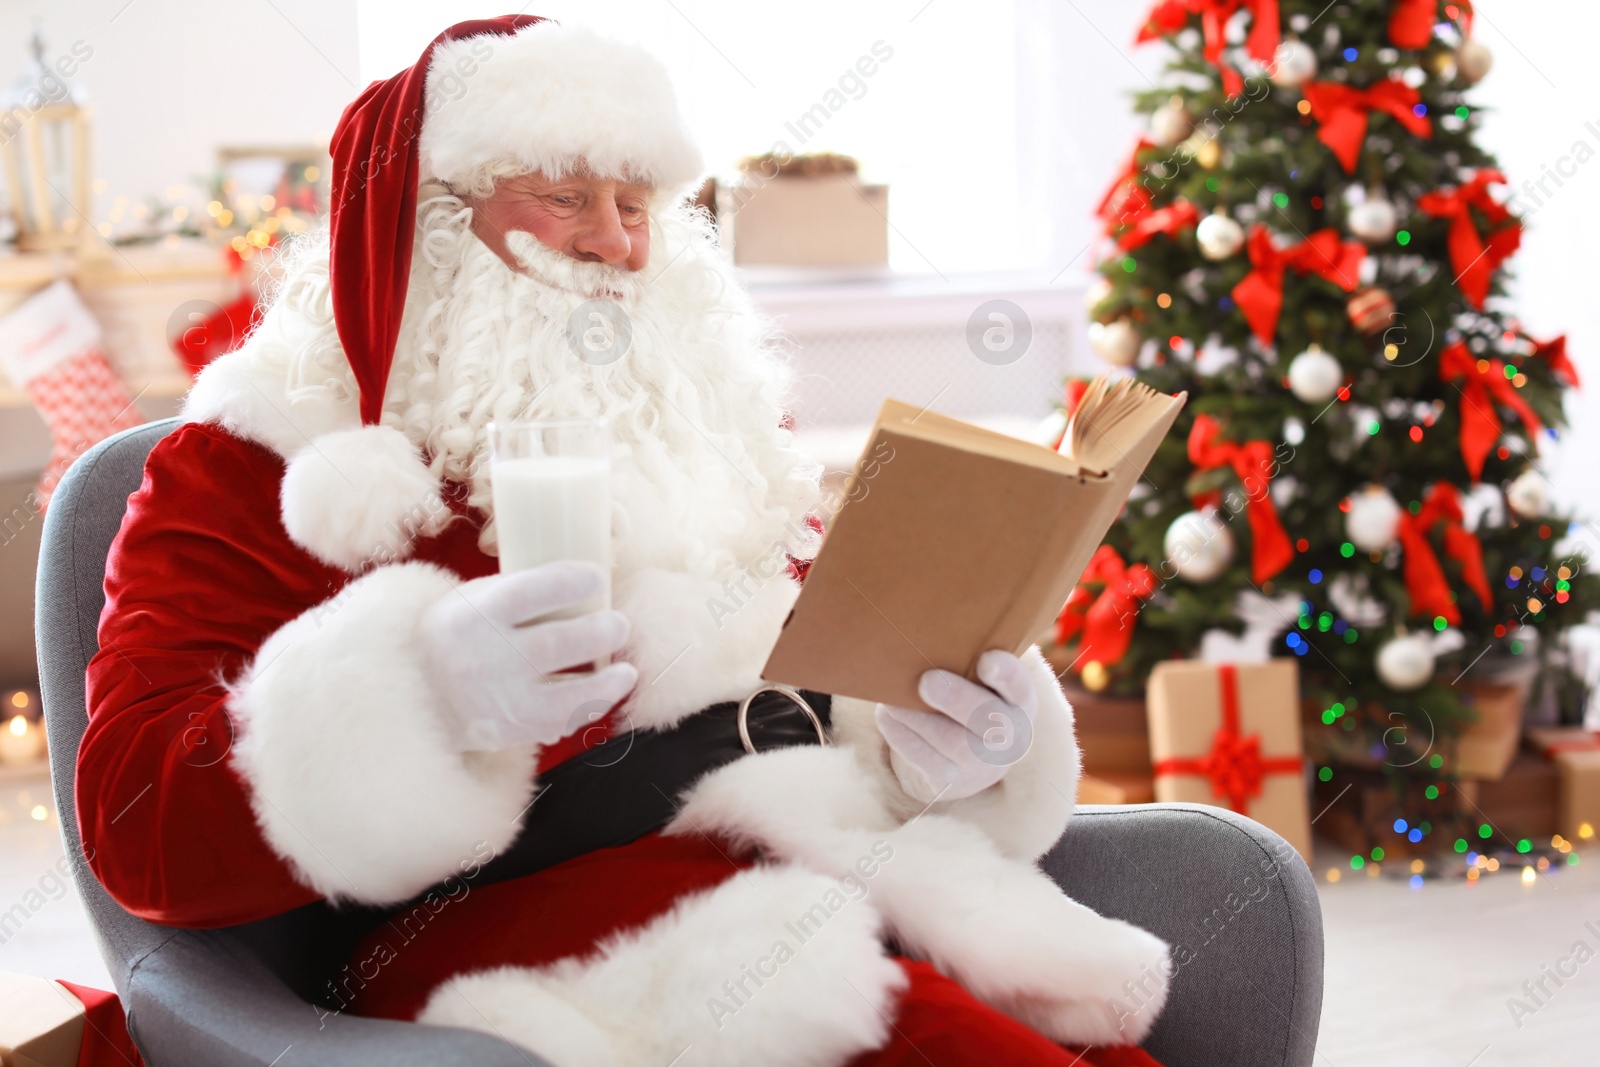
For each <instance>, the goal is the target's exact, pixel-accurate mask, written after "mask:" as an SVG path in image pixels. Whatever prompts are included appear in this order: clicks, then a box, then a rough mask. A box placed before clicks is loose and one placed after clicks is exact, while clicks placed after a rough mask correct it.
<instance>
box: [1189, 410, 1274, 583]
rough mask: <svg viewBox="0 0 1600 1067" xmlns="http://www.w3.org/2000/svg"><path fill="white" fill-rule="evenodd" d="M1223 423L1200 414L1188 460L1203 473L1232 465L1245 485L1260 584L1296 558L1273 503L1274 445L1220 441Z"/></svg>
mask: <svg viewBox="0 0 1600 1067" xmlns="http://www.w3.org/2000/svg"><path fill="white" fill-rule="evenodd" d="M1221 433H1222V424H1221V423H1219V422H1218V421H1217V420H1216V419H1214V418H1212V417H1211V416H1210V415H1200V416H1197V417H1196V418H1195V420H1194V428H1193V429H1191V430H1190V431H1189V462H1190V463H1193V464H1194V465H1195V466H1196V467H1197V468H1199V469H1200V470H1215V469H1216V468H1218V467H1231V468H1233V473H1234V474H1235V475H1237V476H1238V478H1239V481H1240V483H1241V484H1242V485H1243V486H1244V492H1245V497H1246V499H1247V500H1248V503H1247V504H1246V505H1245V517H1246V518H1247V519H1248V520H1249V522H1250V574H1251V578H1252V579H1253V580H1254V581H1255V583H1256V584H1257V585H1260V584H1261V583H1262V582H1265V581H1268V580H1269V579H1271V578H1273V577H1275V576H1276V575H1277V574H1278V573H1280V572H1281V571H1282V570H1283V569H1284V568H1285V567H1287V566H1288V565H1289V562H1290V561H1291V560H1292V559H1294V545H1293V544H1291V543H1290V541H1289V534H1288V533H1287V532H1286V531H1285V530H1284V528H1283V520H1282V519H1280V518H1279V517H1278V508H1277V505H1275V504H1274V503H1273V502H1272V492H1271V490H1272V473H1273V470H1272V469H1273V466H1274V465H1275V460H1274V454H1273V449H1272V445H1271V443H1270V442H1267V441H1246V442H1244V443H1243V444H1236V443H1234V442H1232V441H1221V440H1218V437H1219V435H1220V434H1221ZM1220 496H1221V493H1220V492H1218V493H1212V494H1208V495H1207V496H1204V497H1201V498H1199V499H1197V500H1196V501H1195V506H1196V507H1203V506H1204V505H1205V504H1206V503H1214V502H1215V500H1216V499H1217V498H1219V497H1220Z"/></svg>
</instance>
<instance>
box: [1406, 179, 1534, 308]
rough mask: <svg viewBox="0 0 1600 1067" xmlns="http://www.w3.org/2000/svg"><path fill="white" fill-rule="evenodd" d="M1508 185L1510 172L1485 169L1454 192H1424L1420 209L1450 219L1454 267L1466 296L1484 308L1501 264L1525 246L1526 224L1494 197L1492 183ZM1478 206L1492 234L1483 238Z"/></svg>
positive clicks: (1457, 281) (1473, 304)
mask: <svg viewBox="0 0 1600 1067" xmlns="http://www.w3.org/2000/svg"><path fill="white" fill-rule="evenodd" d="M1504 184H1506V176H1505V175H1504V174H1501V173H1500V172H1499V171H1497V170H1494V169H1493V168H1487V167H1486V168H1484V169H1483V170H1480V171H1478V172H1477V174H1475V175H1473V177H1472V180H1471V181H1469V182H1467V183H1466V184H1464V185H1461V186H1458V187H1457V188H1455V189H1453V190H1444V189H1441V190H1439V191H1437V192H1432V193H1423V194H1422V196H1421V197H1420V198H1419V199H1418V200H1417V207H1419V208H1421V209H1422V210H1423V211H1425V212H1427V213H1428V214H1429V215H1432V216H1433V217H1434V218H1439V219H1449V220H1450V240H1449V243H1450V266H1451V268H1452V269H1453V270H1454V271H1455V272H1456V284H1457V285H1458V286H1459V287H1460V289H1461V295H1463V296H1465V297H1466V298H1467V299H1468V300H1469V301H1471V302H1472V306H1473V307H1475V308H1477V309H1479V310H1480V311H1481V310H1483V302H1484V301H1485V300H1487V299H1488V298H1489V282H1490V281H1491V279H1492V278H1493V277H1494V272H1495V271H1496V270H1498V269H1499V267H1500V264H1502V263H1504V262H1505V261H1506V260H1508V259H1510V258H1511V256H1512V254H1513V253H1514V252H1516V250H1517V249H1518V248H1520V247H1522V223H1521V222H1520V221H1519V220H1518V219H1517V218H1516V216H1514V215H1512V214H1511V212H1510V211H1509V210H1508V209H1507V208H1506V206H1505V205H1504V204H1500V203H1497V202H1496V201H1495V199H1494V198H1493V197H1491V196H1490V195H1489V186H1490V185H1504ZM1473 208H1477V209H1478V210H1479V211H1480V212H1482V213H1483V216H1484V217H1485V218H1486V219H1488V220H1489V226H1490V227H1491V229H1490V233H1489V238H1488V240H1487V241H1485V240H1484V238H1483V235H1482V234H1480V233H1479V232H1478V224H1477V223H1476V222H1474V221H1473V219H1472V210H1471V209H1473Z"/></svg>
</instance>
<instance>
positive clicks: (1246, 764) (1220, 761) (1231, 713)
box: [1153, 663, 1304, 815]
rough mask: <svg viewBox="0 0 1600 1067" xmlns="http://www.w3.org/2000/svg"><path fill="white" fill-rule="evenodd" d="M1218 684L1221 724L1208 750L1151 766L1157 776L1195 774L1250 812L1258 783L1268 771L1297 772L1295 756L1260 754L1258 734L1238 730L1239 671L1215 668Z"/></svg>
mask: <svg viewBox="0 0 1600 1067" xmlns="http://www.w3.org/2000/svg"><path fill="white" fill-rule="evenodd" d="M1217 680H1218V682H1219V683H1220V684H1221V687H1222V725H1221V726H1220V727H1219V728H1218V729H1217V732H1216V733H1215V734H1214V735H1212V738H1211V750H1210V751H1209V752H1207V753H1206V754H1205V755H1204V756H1199V757H1193V756H1184V757H1173V758H1168V759H1164V760H1158V761H1156V764H1155V767H1154V768H1153V770H1154V772H1155V774H1156V775H1157V776H1158V777H1160V776H1164V775H1173V774H1197V775H1199V776H1200V777H1202V778H1207V779H1210V781H1211V795H1212V796H1215V797H1225V798H1226V799H1227V801H1228V807H1230V808H1232V809H1233V810H1234V811H1236V812H1238V813H1239V814H1240V815H1248V814H1250V799H1251V798H1252V797H1258V796H1260V795H1261V782H1262V779H1263V778H1265V777H1266V776H1267V775H1269V774H1299V773H1300V769H1301V767H1302V765H1303V762H1304V761H1303V760H1302V759H1301V757H1299V756H1273V757H1270V758H1263V757H1262V755H1261V735H1260V734H1246V733H1242V732H1241V731H1240V728H1239V671H1238V668H1237V667H1235V666H1234V665H1233V664H1231V663H1223V664H1220V665H1219V666H1218V667H1217Z"/></svg>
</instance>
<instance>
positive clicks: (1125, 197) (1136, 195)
mask: <svg viewBox="0 0 1600 1067" xmlns="http://www.w3.org/2000/svg"><path fill="white" fill-rule="evenodd" d="M1154 147H1156V143H1155V142H1154V141H1152V140H1150V139H1149V138H1146V137H1141V138H1139V143H1138V144H1136V145H1134V146H1133V154H1132V155H1131V156H1129V157H1128V162H1127V165H1126V166H1124V167H1123V168H1122V173H1121V174H1119V175H1117V176H1116V177H1115V178H1113V179H1112V180H1111V188H1109V189H1107V190H1106V195H1105V196H1103V197H1101V198H1100V206H1099V207H1097V208H1095V209H1094V210H1095V214H1096V215H1098V216H1100V218H1102V219H1104V220H1105V223H1106V228H1107V230H1111V229H1113V228H1115V227H1117V226H1119V225H1122V224H1123V223H1125V222H1127V221H1128V220H1129V219H1133V218H1137V217H1138V216H1139V215H1141V214H1143V213H1144V212H1145V211H1147V210H1149V208H1150V202H1151V196H1150V190H1149V189H1146V188H1145V187H1144V185H1143V183H1142V182H1141V181H1140V179H1141V178H1143V177H1144V168H1143V167H1142V166H1140V165H1139V153H1140V152H1143V151H1145V150H1146V149H1150V148H1154Z"/></svg>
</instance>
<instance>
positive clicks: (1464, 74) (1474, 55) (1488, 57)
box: [1456, 37, 1494, 85]
mask: <svg viewBox="0 0 1600 1067" xmlns="http://www.w3.org/2000/svg"><path fill="white" fill-rule="evenodd" d="M1493 69H1494V53H1493V52H1491V51H1489V46H1488V45H1486V44H1484V43H1483V42H1481V41H1479V40H1478V39H1477V38H1476V37H1468V38H1467V39H1466V40H1465V41H1462V42H1461V47H1460V48H1457V49H1456V70H1458V71H1460V72H1461V80H1462V81H1464V82H1466V83H1467V84H1468V85H1477V84H1478V83H1479V82H1481V81H1483V79H1484V78H1487V77H1488V76H1489V72H1490V71H1491V70H1493Z"/></svg>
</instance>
